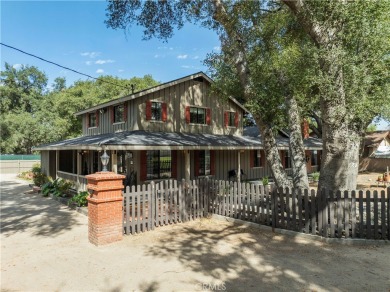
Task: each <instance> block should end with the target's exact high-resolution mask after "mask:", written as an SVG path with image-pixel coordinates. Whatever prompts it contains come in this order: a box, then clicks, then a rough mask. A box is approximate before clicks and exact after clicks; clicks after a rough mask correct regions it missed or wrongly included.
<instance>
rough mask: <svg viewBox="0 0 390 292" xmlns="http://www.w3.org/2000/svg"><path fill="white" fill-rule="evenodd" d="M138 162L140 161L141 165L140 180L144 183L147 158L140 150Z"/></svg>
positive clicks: (143, 151)
mask: <svg viewBox="0 0 390 292" xmlns="http://www.w3.org/2000/svg"><path fill="white" fill-rule="evenodd" d="M140 156H141V157H140V160H141V163H140V164H141V165H140V171H139V172H140V174H139V175H140V180H141V181H146V179H147V157H146V150H141V151H140Z"/></svg>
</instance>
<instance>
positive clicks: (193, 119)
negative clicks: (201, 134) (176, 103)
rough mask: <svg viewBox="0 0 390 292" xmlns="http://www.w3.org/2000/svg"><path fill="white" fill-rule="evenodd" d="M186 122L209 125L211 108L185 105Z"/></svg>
mask: <svg viewBox="0 0 390 292" xmlns="http://www.w3.org/2000/svg"><path fill="white" fill-rule="evenodd" d="M186 122H187V124H198V125H210V124H211V109H209V108H203V107H192V106H187V107H186Z"/></svg>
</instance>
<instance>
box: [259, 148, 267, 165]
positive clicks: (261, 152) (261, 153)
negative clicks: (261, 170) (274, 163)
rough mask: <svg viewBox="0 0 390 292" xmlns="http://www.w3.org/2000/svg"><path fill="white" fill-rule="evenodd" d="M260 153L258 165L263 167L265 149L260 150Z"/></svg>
mask: <svg viewBox="0 0 390 292" xmlns="http://www.w3.org/2000/svg"><path fill="white" fill-rule="evenodd" d="M260 155H261V160H260V163H261V164H260V166H262V167H264V166H265V161H266V157H265V151H264V150H260Z"/></svg>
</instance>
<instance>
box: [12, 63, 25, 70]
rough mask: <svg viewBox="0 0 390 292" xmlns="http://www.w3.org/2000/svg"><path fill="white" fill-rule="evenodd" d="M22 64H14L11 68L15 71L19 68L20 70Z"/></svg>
mask: <svg viewBox="0 0 390 292" xmlns="http://www.w3.org/2000/svg"><path fill="white" fill-rule="evenodd" d="M22 66H23V65H22V64H14V65H13V66H12V68H14V69H16V70H19V69H20V68H22Z"/></svg>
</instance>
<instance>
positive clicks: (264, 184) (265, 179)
mask: <svg viewBox="0 0 390 292" xmlns="http://www.w3.org/2000/svg"><path fill="white" fill-rule="evenodd" d="M262 183H263V186H266V185H268V183H269V180H268V176H265V177H263V179H262Z"/></svg>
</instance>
